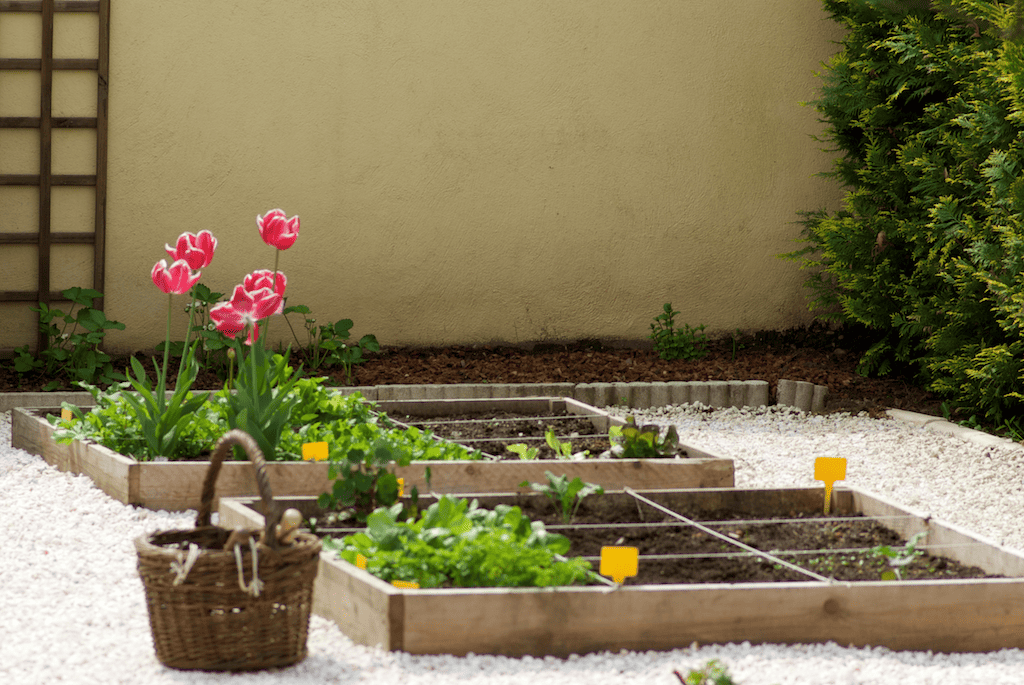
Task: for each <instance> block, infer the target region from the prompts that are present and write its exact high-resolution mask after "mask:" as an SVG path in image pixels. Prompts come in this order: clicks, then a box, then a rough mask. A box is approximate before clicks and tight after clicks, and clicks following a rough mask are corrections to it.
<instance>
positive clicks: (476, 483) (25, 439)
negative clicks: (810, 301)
mask: <svg viewBox="0 0 1024 685" xmlns="http://www.w3.org/2000/svg"><path fill="white" fill-rule="evenodd" d="M551 401H556V402H571V403H572V406H573V407H575V408H576V410H577V411H578V412H583V411H584V408H586V409H588V410H589V412H590V413H591V415H592V420H595V419H596V420H598V421H600V420H601V418H602V416H606V415H605V413H604V412H602V411H600V410H599V409H596V408H594V407H588V406H587V405H584V404H583V403H580V402H576V401H575V400H572V399H570V398H526V399H525V402H526V403H527V404H529V405H531V406H533V405H536V403H537V402H541V403H542V404H544V405H545V406H547V405H548V403H549V402H551ZM451 402H453V403H460V404H461V403H464V402H472V403H473V404H474V406H480V403H481V402H500V403H502V404H503V406H514V404H515V402H516V401H515V400H513V399H501V400H452V401H451ZM381 404H383V403H381ZM48 411H49V412H55V413H56V412H59V408H56V407H50V408H44V409H36V410H32V409H26V408H22V407H16V408H14V409H13V411H12V414H11V445H12V446H13V447H16V448H19V449H24V450H26V451H28V452H31V453H32V454H38V455H40V456H42V457H43V459H44V460H45V461H46V462H47V463H49V464H53V465H55V466H57V467H58V468H60V469H62V470H67V471H72V472H73V473H81V474H84V475H87V476H89V477H90V478H92V479H93V480H94V481H95V482H96V485H97V487H99V488H100V489H102V490H103V491H104V492H106V493H107V494H109V495H110V496H111V497H114V498H115V499H117V500H118V501H120V502H123V503H125V504H134V505H138V506H144V507H147V508H150V509H167V510H170V511H182V510H185V509H194V508H195V507H196V506H197V504H198V497H199V493H200V492H201V490H202V481H203V478H204V477H205V475H206V471H207V469H208V468H209V462H207V461H191V462H181V461H174V462H172V461H162V462H157V461H147V462H137V461H135V460H134V459H131V458H129V457H126V456H123V455H119V454H117V453H116V452H113V451H111V450H108V449H106V448H105V447H101V446H100V445H95V444H92V443H88V442H79V441H74V442H73V443H72V445H74V446H75V449H76V450H79V452H78V454H79V455H80V456H79V457H77V458H75V459H71V458H69V457H67V456H66V450H67V448H68V447H69V446H68V445H58V444H57V443H56V442H55V441H54V439H53V437H52V436H53V431H54V429H53V426H51V425H50V424H49V422H47V421H46V419H45V418H44V417H43V416H42V415H41V414H42V413H44V412H48ZM688 449H692V448H688ZM702 454H705V453H703V452H702ZM115 457H116V460H117V461H118V462H119V463H120V460H126V461H127V462H130V463H131V464H133V465H134V466H133V467H132V468H131V469H130V470H128V471H126V472H120V473H122V476H120V477H122V478H124V479H127V480H128V482H127V483H115V482H111V479H112V478H115V477H116V476H113V475H111V474H112V473H114V472H112V471H111V469H113V468H114V467H113V466H110V465H109V464H108V463H109V462H111V461H112V460H115ZM427 468H429V469H430V470H431V488H432V489H433V490H434V491H435V492H438V493H442V494H444V493H450V494H456V493H460V494H461V493H471V492H481V491H487V492H492V493H494V492H529V491H530V488H529V487H519V483H521V482H522V481H524V480H525V481H529V482H545V480H546V479H545V476H544V472H545V471H546V470H555V471H557V472H559V473H565V474H566V475H568V476H569V478H575V477H576V476H579V477H580V478H582V479H583V480H585V481H587V482H592V483H597V484H599V485H602V486H603V487H604V488H605V489H606V490H617V489H621V488H622V487H623V486H624V485H625V486H629V487H633V488H636V489H648V488H652V487H654V488H664V487H671V488H696V487H715V488H721V487H732V486H733V485H734V484H735V469H734V464H733V460H732V459H723V458H719V457H698V458H686V459H637V460H623V459H587V460H582V461H569V460H544V461H540V460H538V461H504V462H483V461H420V462H415V463H413V464H410V465H409V466H404V467H396V468H395V475H397V476H398V477H399V478H403V479H405V486H406V488H407V489H408V490H411V489H412V488H413V486H416V487H417V488H418V489H419V490H420V491H421V492H426V491H427V484H426V469H427ZM267 475H268V476H269V478H270V482H271V485H272V487H273V489H274V492H275V493H277V494H279V495H310V496H316V495H319V494H320V493H322V492H324V491H326V490H327V489H328V488H330V487H331V484H332V481H331V480H330V479H329V478H328V464H327V462H318V463H311V462H271V463H269V464H267ZM255 494H257V490H256V483H255V481H254V480H253V477H252V472H251V466H250V465H249V464H248V463H247V462H228V463H225V464H224V465H223V466H222V467H221V473H220V478H219V479H218V482H217V496H218V497H239V496H245V495H255Z"/></svg>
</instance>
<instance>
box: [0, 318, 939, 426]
mask: <svg viewBox="0 0 1024 685" xmlns="http://www.w3.org/2000/svg"><path fill="white" fill-rule="evenodd" d="M869 344H870V336H869V335H867V334H866V333H865V332H863V331H852V330H850V329H842V330H836V329H830V328H826V327H824V326H821V325H817V324H815V325H812V326H808V327H803V328H796V329H792V330H790V331H784V332H771V331H769V332H761V333H757V334H754V335H745V336H742V337H740V338H738V339H736V340H735V341H734V340H733V339H731V338H725V339H720V340H714V341H711V343H710V345H709V353H708V355H707V356H706V357H704V358H703V359H698V360H693V361H686V360H676V361H664V360H662V359H660V358H659V357H658V355H657V354H656V353H655V352H654V351H653V350H651V349H650V346H649V343H648V344H647V345H646V347H647V348H646V349H644V346H643V343H638V344H637V345H636V346H633V347H624V346H612V345H608V344H602V343H600V342H598V341H579V342H573V343H567V344H561V343H559V344H537V345H534V346H532V347H529V348H528V347H513V346H506V345H455V346H447V347H436V348H388V347H385V348H384V349H382V350H381V351H380V352H378V353H371V354H369V355H368V359H366V360H365V361H364V362H363V363H362V364H360V365H358V366H357V367H356V368H355V373H354V378H353V384H354V385H366V386H372V385H393V384H426V383H561V382H570V383H594V382H631V381H687V380H692V381H708V380H765V381H768V383H769V385H770V389H771V393H772V397H774V392H775V387H776V384H777V383H778V381H779V379H788V380H792V381H809V382H811V383H815V384H817V385H825V386H828V389H829V402H828V407H829V409H831V410H850V411H860V410H867V411H869V412H871V413H877V412H880V411H884V410H885V409H887V408H897V409H907V410H910V411H918V412H922V413H928V414H934V415H941V408H940V405H941V399H940V398H939V397H937V396H935V395H934V394H932V393H929V392H927V391H925V390H923V389H922V388H921V387H919V386H918V385H916V384H915V382H914V381H913V380H912V379H911V378H910V377H908V376H901V375H898V374H896V375H890V376H887V377H882V378H869V377H865V376H862V375H860V374H858V373H857V370H856V367H857V361H858V359H859V358H860V356H861V354H862V353H863V351H864V350H865V349H866V348H867V346H868V345H869ZM301 357H302V355H301V353H296V354H294V355H293V359H295V360H296V361H299V360H301ZM140 359H142V360H143V361H144V363H145V365H146V366H147V367H151V366H152V365H151V363H150V362H149V359H148V357H146V358H143V357H141V356H140ZM127 365H128V359H127V357H126V356H124V357H119V358H116V359H115V361H114V368H115V369H124V368H126V367H127ZM315 373H316V375H327V376H330V377H331V382H333V383H335V384H337V385H344V384H345V380H346V379H345V375H344V372H343V371H342V370H341V369H338V368H333V369H320V370H319V371H317V372H315ZM49 380H51V379H49V378H43V377H33V376H20V375H19V374H17V373H15V372H14V370H13V368H11V365H10V364H9V363H4V362H0V392H27V391H38V390H41V389H42V387H43V386H44V385H45V384H46V383H47V382H48V381H49ZM58 380H63V382H62V385H61V389H78V388H77V387H76V386H73V385H72V384H71V383H70V382H68V381H67V380H66V379H58ZM222 384H223V380H222V379H221V378H219V377H218V376H217V375H216V374H214V373H210V372H205V371H204V372H203V373H201V375H200V378H199V382H198V383H197V387H200V388H215V387H220V386H221V385H222Z"/></svg>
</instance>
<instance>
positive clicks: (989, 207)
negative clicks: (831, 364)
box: [784, 0, 1024, 425]
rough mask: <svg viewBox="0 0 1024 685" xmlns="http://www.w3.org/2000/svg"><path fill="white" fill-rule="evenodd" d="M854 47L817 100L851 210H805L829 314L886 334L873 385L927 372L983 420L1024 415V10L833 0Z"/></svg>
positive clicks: (813, 273)
mask: <svg viewBox="0 0 1024 685" xmlns="http://www.w3.org/2000/svg"><path fill="white" fill-rule="evenodd" d="M824 6H825V8H826V10H827V11H828V12H829V13H830V14H831V16H832V17H833V19H835V20H836V21H837V22H839V23H840V24H842V25H843V27H844V37H843V39H842V50H841V51H840V52H839V53H837V54H836V55H835V56H834V57H833V58H832V59H831V60H829V62H828V64H827V65H826V68H825V70H824V71H823V72H822V74H821V76H822V82H823V85H822V88H821V91H820V95H819V97H818V98H817V99H816V100H814V101H813V102H812V103H810V104H811V105H813V106H814V107H815V109H816V110H817V111H818V112H819V114H820V115H821V117H822V119H823V121H824V122H825V123H826V125H827V129H826V135H825V136H824V138H823V142H825V143H827V145H828V146H829V148H830V149H831V150H832V151H835V152H838V157H837V158H836V160H835V162H834V165H833V169H832V171H831V172H830V173H829V174H827V175H828V176H830V177H832V178H834V179H835V180H837V181H838V182H840V183H842V184H843V186H844V187H845V188H847V193H846V197H845V200H844V206H843V208H842V209H840V210H838V211H826V210H816V211H809V212H805V213H803V214H802V220H801V223H802V224H803V227H804V230H803V236H804V241H805V246H804V247H803V248H802V249H799V250H797V251H794V252H791V253H789V254H787V255H784V256H785V257H788V258H790V259H794V260H796V261H799V262H800V263H801V268H803V269H805V270H806V271H807V272H808V278H807V281H806V285H807V287H808V288H809V289H810V290H811V292H812V299H811V302H810V307H811V309H812V310H816V311H818V312H821V313H820V314H819V316H820V317H822V318H834V319H839V320H843V321H847V322H857V323H860V324H863V325H866V326H868V327H869V328H871V329H873V330H874V331H875V334H876V342H875V344H874V345H873V346H872V347H871V348H870V349H869V350H868V351H867V352H866V353H865V354H864V355H863V357H862V358H861V360H860V367H859V369H860V371H861V372H862V373H864V374H869V373H874V374H886V373H890V372H892V371H894V370H900V371H905V372H909V373H913V374H915V375H916V376H917V377H918V379H919V380H920V381H921V382H923V383H925V384H926V385H927V386H928V388H929V389H931V390H933V391H935V392H937V393H940V394H943V395H946V396H948V397H949V398H951V401H952V402H953V403H954V404H955V405H957V406H959V407H963V408H964V409H965V410H967V411H968V412H969V413H977V414H978V415H979V416H981V417H983V418H984V419H985V420H986V421H987V422H991V423H994V424H996V425H1001V424H1003V423H1004V422H1005V421H1006V420H1008V419H1012V418H1013V417H1019V416H1021V415H1024V311H1022V306H1021V305H1022V303H1024V280H1022V279H1021V277H1020V274H1021V273H1022V272H1024V215H1022V213H1021V207H1024V177H1022V175H1021V173H1020V172H1021V169H1022V168H1024V139H1022V138H1021V136H1020V127H1021V123H1022V122H1024V43H1022V41H1021V31H1020V22H1021V14H1020V13H1021V11H1022V10H1024V6H1022V5H1021V4H1020V3H1018V2H1015V3H1005V2H993V1H990V0H951V1H948V2H934V3H924V2H920V3H909V2H906V3H903V2H901V3H897V2H877V1H872V0H824Z"/></svg>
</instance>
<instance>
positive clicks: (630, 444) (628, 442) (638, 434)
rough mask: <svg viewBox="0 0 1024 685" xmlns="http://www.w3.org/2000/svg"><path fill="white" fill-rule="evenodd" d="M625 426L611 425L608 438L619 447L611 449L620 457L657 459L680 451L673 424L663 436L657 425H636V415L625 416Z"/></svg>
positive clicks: (677, 435)
mask: <svg viewBox="0 0 1024 685" xmlns="http://www.w3.org/2000/svg"><path fill="white" fill-rule="evenodd" d="M626 423H627V425H625V426H611V427H610V428H609V429H608V439H609V440H610V441H611V442H613V443H615V444H616V445H618V446H619V447H620V449H618V450H612V452H613V454H615V455H616V456H618V457H621V458H622V459H657V458H666V457H674V456H676V455H678V454H679V453H680V450H681V448H680V447H679V433H678V431H676V427H675V426H669V427H668V430H667V431H666V432H665V437H661V427H660V426H657V425H653V424H652V425H646V426H639V427H638V426H637V425H636V417H634V416H627V417H626Z"/></svg>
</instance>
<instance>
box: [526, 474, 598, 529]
mask: <svg viewBox="0 0 1024 685" xmlns="http://www.w3.org/2000/svg"><path fill="white" fill-rule="evenodd" d="M544 475H545V476H547V479H548V482H547V483H530V482H529V481H525V480H524V481H523V482H522V483H520V484H519V487H521V488H525V487H526V486H527V485H529V486H530V487H531V488H533V489H534V490H535V491H536V492H541V493H544V495H546V496H547V498H548V499H550V500H551V501H552V502H554V504H555V506H556V507H558V508H559V509H560V511H561V514H562V520H563V521H564V522H565V523H570V522H571V521H572V519H573V517H574V516H576V511H577V510H579V508H580V505H581V504H582V503H583V498H585V497H587V496H589V495H602V494H604V488H602V487H601V486H600V485H595V484H594V483H584V482H583V481H582V480H581V479H580V477H579V476H576V477H575V478H573V479H572V480H571V481H570V480H569V477H568V476H566V475H565V474H562V475H561V476H556V475H555V474H553V473H551V472H550V471H545V472H544ZM573 502H575V503H576V504H575V506H574V505H573Z"/></svg>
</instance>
